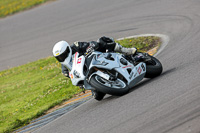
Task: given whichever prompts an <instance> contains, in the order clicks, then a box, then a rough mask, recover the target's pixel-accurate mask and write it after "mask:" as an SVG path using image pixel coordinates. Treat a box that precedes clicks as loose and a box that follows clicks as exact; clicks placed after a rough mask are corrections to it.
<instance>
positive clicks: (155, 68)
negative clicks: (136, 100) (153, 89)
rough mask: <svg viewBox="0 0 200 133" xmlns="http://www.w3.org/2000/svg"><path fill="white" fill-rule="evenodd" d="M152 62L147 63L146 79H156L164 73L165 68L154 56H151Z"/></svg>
mask: <svg viewBox="0 0 200 133" xmlns="http://www.w3.org/2000/svg"><path fill="white" fill-rule="evenodd" d="M149 57H150V58H151V60H149V61H147V62H146V74H145V78H154V77H157V76H159V75H160V74H161V73H162V70H163V67H162V64H161V63H160V61H159V60H158V59H156V58H155V57H153V56H149Z"/></svg>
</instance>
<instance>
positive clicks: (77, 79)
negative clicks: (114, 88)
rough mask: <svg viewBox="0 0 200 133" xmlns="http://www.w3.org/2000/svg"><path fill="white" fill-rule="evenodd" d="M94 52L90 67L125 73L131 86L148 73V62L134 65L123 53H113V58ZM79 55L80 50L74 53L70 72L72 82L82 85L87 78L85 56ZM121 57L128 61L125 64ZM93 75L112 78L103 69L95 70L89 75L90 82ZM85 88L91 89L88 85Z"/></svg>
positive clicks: (106, 54) (124, 75) (107, 78)
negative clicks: (100, 69)
mask: <svg viewBox="0 0 200 133" xmlns="http://www.w3.org/2000/svg"><path fill="white" fill-rule="evenodd" d="M93 54H94V55H95V56H93V59H92V61H91V63H90V65H89V69H92V68H93V67H96V68H102V69H105V70H106V69H107V70H115V71H116V72H118V73H119V74H121V75H123V77H124V78H125V79H126V81H127V85H128V86H129V87H133V86H134V85H135V84H137V83H138V82H139V81H141V80H142V79H143V78H144V75H145V73H146V64H145V63H143V62H141V63H139V64H138V65H136V66H134V65H133V64H131V63H130V62H128V61H127V60H126V59H125V58H124V57H123V56H122V55H121V54H118V53H112V57H113V60H110V59H106V57H107V56H108V53H101V52H93ZM93 54H92V55H93ZM78 56H79V53H78V52H77V53H75V54H74V57H73V65H72V70H71V71H70V72H69V76H70V78H71V81H72V84H73V85H76V86H78V85H80V83H81V84H83V81H84V80H85V78H86V77H85V75H84V64H85V57H84V56H83V55H82V56H80V57H78ZM121 59H123V60H126V62H127V63H126V64H125V65H124V64H123V63H122V62H121V61H120V60H121ZM93 75H99V76H100V77H103V78H104V79H106V80H109V79H110V75H108V74H106V73H104V72H101V71H96V72H93V73H92V74H91V75H90V76H89V77H87V78H88V83H89V81H90V79H91V77H92V76H93ZM84 83H85V82H84ZM84 86H85V85H84ZM84 88H85V89H89V88H87V87H86V86H85V87H84Z"/></svg>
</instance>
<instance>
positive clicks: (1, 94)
mask: <svg viewBox="0 0 200 133" xmlns="http://www.w3.org/2000/svg"><path fill="white" fill-rule="evenodd" d="M159 40H160V39H159V38H158V37H141V38H135V39H125V40H121V41H118V42H119V43H121V44H122V45H124V46H126V47H137V48H138V49H139V50H142V51H145V50H147V49H149V48H152V47H153V46H155V45H156V43H157V45H158V44H159V43H160V41H159ZM126 44H127V45H126ZM80 92H81V89H79V88H78V87H76V86H73V85H72V84H71V81H70V80H69V79H66V77H64V76H63V75H62V74H61V66H60V63H59V62H57V61H56V59H55V58H54V57H48V58H45V59H40V60H38V61H35V62H32V63H28V64H25V65H22V66H19V67H14V68H11V69H9V70H5V71H1V72H0V132H11V131H13V130H15V129H17V128H19V127H21V126H23V125H26V124H28V123H29V122H30V120H33V119H34V118H37V117H39V116H41V115H43V114H44V112H45V111H47V110H48V109H50V108H51V107H53V106H55V105H57V104H59V103H61V102H63V101H64V100H68V99H70V98H72V97H73V96H74V95H75V94H77V93H80Z"/></svg>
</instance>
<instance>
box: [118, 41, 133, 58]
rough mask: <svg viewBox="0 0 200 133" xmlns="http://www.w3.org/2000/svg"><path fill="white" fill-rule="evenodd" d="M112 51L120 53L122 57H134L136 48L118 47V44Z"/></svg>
mask: <svg viewBox="0 0 200 133" xmlns="http://www.w3.org/2000/svg"><path fill="white" fill-rule="evenodd" d="M114 51H115V52H119V53H122V54H124V55H134V54H135V53H136V52H137V48H135V47H134V48H125V47H123V46H122V45H120V44H119V43H116V45H115V48H114Z"/></svg>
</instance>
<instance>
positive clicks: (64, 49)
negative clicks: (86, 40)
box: [53, 41, 72, 70]
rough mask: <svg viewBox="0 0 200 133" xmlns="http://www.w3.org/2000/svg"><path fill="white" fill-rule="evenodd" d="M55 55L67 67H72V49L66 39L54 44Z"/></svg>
mask: <svg viewBox="0 0 200 133" xmlns="http://www.w3.org/2000/svg"><path fill="white" fill-rule="evenodd" d="M53 56H54V57H55V58H56V59H57V60H58V61H59V62H60V63H61V64H63V65H64V66H65V67H66V68H68V69H69V70H71V69H72V49H71V47H70V45H69V44H68V43H67V42H66V41H59V42H57V43H56V44H55V45H54V47H53Z"/></svg>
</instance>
